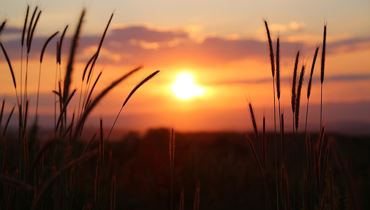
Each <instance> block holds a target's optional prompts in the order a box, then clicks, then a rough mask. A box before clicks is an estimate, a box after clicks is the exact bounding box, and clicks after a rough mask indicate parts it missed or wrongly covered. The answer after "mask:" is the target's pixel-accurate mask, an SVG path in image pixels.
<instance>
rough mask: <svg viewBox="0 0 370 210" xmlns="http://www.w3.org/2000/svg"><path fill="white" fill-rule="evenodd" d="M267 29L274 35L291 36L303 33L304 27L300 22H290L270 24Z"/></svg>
mask: <svg viewBox="0 0 370 210" xmlns="http://www.w3.org/2000/svg"><path fill="white" fill-rule="evenodd" d="M269 28H270V30H271V31H272V32H275V33H281V34H292V33H298V32H302V31H304V28H305V25H304V23H301V22H296V21H291V22H289V23H286V24H279V23H275V24H270V26H269Z"/></svg>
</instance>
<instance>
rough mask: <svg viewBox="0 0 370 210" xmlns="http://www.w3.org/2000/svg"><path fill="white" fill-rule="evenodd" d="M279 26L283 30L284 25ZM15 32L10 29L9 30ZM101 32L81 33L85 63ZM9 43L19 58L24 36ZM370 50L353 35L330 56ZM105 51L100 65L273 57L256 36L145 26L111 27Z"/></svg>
mask: <svg viewBox="0 0 370 210" xmlns="http://www.w3.org/2000/svg"><path fill="white" fill-rule="evenodd" d="M279 27H280V30H285V31H299V30H303V28H304V25H303V24H301V23H297V22H291V23H289V24H287V25H284V27H282V26H279ZM279 27H277V28H279ZM8 30H9V32H6V31H8ZM4 31H5V32H6V33H20V30H19V28H16V27H8V28H5V30H4ZM46 39H47V37H46V36H43V37H41V36H37V37H35V38H34V40H33V47H32V51H33V53H32V54H31V56H33V57H35V56H36V57H38V56H39V55H38V53H39V52H40V50H41V47H42V45H43V43H44V42H45V41H46ZM99 40H100V35H99V34H97V35H85V36H82V37H81V40H80V45H79V48H78V53H79V54H78V59H79V61H86V60H87V59H88V58H90V57H91V55H92V54H93V53H94V52H95V50H96V47H97V45H98V43H99ZM69 41H70V40H69V37H66V40H65V42H64V43H66V45H65V46H64V47H63V52H64V55H65V56H64V57H66V54H67V53H68V49H69ZM55 43H56V40H54V41H52V42H51V43H50V46H49V47H48V50H47V53H49V54H53V55H54V53H55ZM4 45H5V46H6V48H7V49H8V51H9V54H10V55H11V57H12V58H13V59H19V55H20V53H19V48H20V42H19V39H10V40H5V41H4ZM314 47H315V46H311V45H309V44H308V43H305V42H303V41H284V39H283V41H282V42H281V49H282V57H283V59H291V58H292V57H293V56H294V54H295V53H296V51H297V50H302V49H304V50H313V48H314ZM364 48H370V37H352V38H346V39H341V40H335V41H330V40H328V54H335V53H339V52H352V51H356V50H361V49H364ZM102 52H103V53H102V54H101V56H100V57H99V63H103V64H113V65H114V64H117V65H122V63H125V64H128V65H137V64H144V65H163V64H175V63H176V62H187V63H193V64H206V65H210V64H212V65H219V64H225V63H229V62H234V61H239V60H243V59H248V58H253V59H257V60H258V59H265V58H266V56H267V55H268V52H267V44H266V42H265V41H261V40H258V39H252V38H242V37H237V38H229V37H223V36H208V37H204V39H203V40H202V41H199V40H194V39H193V38H192V37H191V34H189V32H187V31H186V30H162V29H156V28H149V27H145V26H126V27H116V28H113V29H111V30H110V31H109V33H108V34H107V37H106V39H105V41H104V44H103V51H102Z"/></svg>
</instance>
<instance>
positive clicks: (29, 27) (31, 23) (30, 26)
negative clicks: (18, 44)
mask: <svg viewBox="0 0 370 210" xmlns="http://www.w3.org/2000/svg"><path fill="white" fill-rule="evenodd" d="M37 10H38V7H35V9H34V10H33V12H32V15H31V19H30V22H29V24H28V27H26V28H28V29H27V36H26V47H27V49H28V45H29V42H30V37H31V31H32V26H33V21H34V20H35V16H36V12H37ZM27 17H28V16H27ZM27 17H26V18H27ZM26 20H27V19H26Z"/></svg>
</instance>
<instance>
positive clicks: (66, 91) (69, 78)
mask: <svg viewBox="0 0 370 210" xmlns="http://www.w3.org/2000/svg"><path fill="white" fill-rule="evenodd" d="M84 17H85V9H83V10H82V12H81V15H80V19H79V21H78V24H77V27H76V31H75V33H74V35H73V38H72V43H71V47H70V52H69V58H68V64H67V70H66V73H65V77H64V86H63V94H62V95H63V106H67V99H68V97H69V89H70V86H71V83H72V73H73V64H74V60H75V57H76V51H77V47H78V41H79V37H80V33H81V28H82V23H83V20H84ZM60 46H61V43H60ZM60 48H61V47H60Z"/></svg>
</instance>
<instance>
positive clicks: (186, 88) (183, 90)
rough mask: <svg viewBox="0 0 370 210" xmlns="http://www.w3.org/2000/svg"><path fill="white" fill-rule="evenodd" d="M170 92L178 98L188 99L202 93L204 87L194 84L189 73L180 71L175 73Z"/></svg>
mask: <svg viewBox="0 0 370 210" xmlns="http://www.w3.org/2000/svg"><path fill="white" fill-rule="evenodd" d="M172 92H173V94H174V95H175V96H176V97H177V98H178V99H181V100H188V99H191V98H194V97H199V96H202V95H204V88H203V87H201V86H200V85H198V84H196V82H195V81H194V77H193V75H192V74H191V73H189V72H181V73H179V74H177V75H176V79H175V82H174V83H173V85H172Z"/></svg>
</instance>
